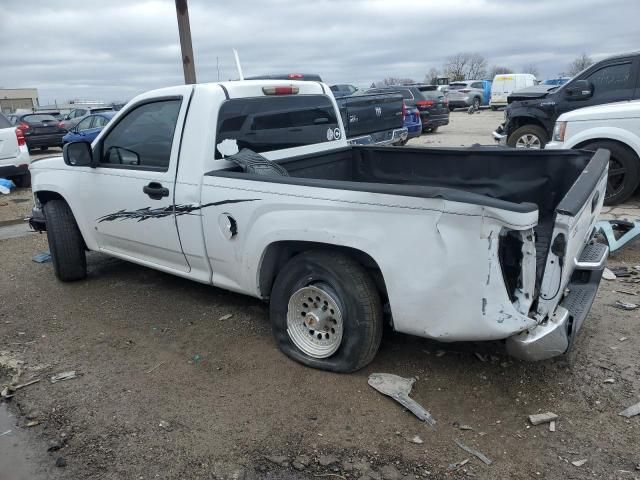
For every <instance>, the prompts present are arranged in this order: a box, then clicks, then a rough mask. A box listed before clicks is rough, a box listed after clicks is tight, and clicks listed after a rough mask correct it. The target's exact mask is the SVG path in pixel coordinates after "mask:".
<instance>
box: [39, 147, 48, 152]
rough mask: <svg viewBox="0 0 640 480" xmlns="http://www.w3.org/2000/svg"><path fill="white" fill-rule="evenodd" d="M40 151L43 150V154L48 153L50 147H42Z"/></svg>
mask: <svg viewBox="0 0 640 480" xmlns="http://www.w3.org/2000/svg"><path fill="white" fill-rule="evenodd" d="M40 150H42V151H43V152H46V151H47V150H49V147H40Z"/></svg>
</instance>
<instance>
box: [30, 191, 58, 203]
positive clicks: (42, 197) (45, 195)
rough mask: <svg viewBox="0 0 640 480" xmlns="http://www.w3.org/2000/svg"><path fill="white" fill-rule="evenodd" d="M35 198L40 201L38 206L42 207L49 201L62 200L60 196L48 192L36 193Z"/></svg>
mask: <svg viewBox="0 0 640 480" xmlns="http://www.w3.org/2000/svg"><path fill="white" fill-rule="evenodd" d="M36 197H38V200H39V201H40V204H42V205H44V204H45V203H47V202H48V201H49V200H64V198H63V197H62V195H60V194H59V193H57V192H50V191H48V190H43V191H41V192H36Z"/></svg>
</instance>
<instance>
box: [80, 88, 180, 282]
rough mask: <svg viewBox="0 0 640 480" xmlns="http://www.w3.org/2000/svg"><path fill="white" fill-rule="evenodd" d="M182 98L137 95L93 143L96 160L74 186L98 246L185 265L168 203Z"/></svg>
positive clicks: (145, 260) (146, 260) (152, 262)
mask: <svg viewBox="0 0 640 480" xmlns="http://www.w3.org/2000/svg"><path fill="white" fill-rule="evenodd" d="M179 88H181V87H176V89H179ZM185 98H187V99H188V95H176V96H171V97H163V98H154V99H149V100H147V101H141V102H139V103H138V104H136V105H134V106H132V107H130V108H128V109H127V111H126V112H125V113H124V114H123V115H121V116H119V117H117V118H116V119H114V120H115V122H111V123H112V124H110V125H109V127H107V128H108V131H107V132H105V134H104V135H102V136H101V137H99V138H98V140H97V142H96V143H94V145H93V158H94V162H96V164H97V165H96V167H95V169H92V171H91V174H90V175H86V179H83V182H82V185H79V186H78V187H77V188H78V189H80V190H81V192H82V196H83V197H84V198H83V201H82V207H81V208H82V210H83V215H84V216H85V222H86V223H85V224H86V225H92V228H93V230H94V235H95V238H96V241H97V243H98V245H99V247H100V250H101V251H104V252H107V253H109V254H112V255H114V256H118V257H122V258H125V259H127V260H132V261H135V262H137V263H142V264H146V265H149V266H154V267H156V268H160V269H163V270H171V271H177V272H188V271H189V265H188V263H187V260H186V258H185V256H184V254H183V253H182V248H181V245H180V238H179V237H178V231H177V227H176V220H175V216H174V205H173V199H174V197H173V193H174V186H175V177H176V169H177V164H178V150H179V145H180V135H181V130H182V129H181V128H180V127H179V126H180V125H182V123H183V121H184V117H185V115H186V109H187V104H188V101H185Z"/></svg>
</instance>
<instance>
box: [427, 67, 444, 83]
mask: <svg viewBox="0 0 640 480" xmlns="http://www.w3.org/2000/svg"><path fill="white" fill-rule="evenodd" d="M439 76H440V70H438V69H437V68H436V67H431V68H430V69H429V71H428V72H427V74H426V75H425V76H424V83H428V84H431V85H435V83H436V81H437V80H438V77H439Z"/></svg>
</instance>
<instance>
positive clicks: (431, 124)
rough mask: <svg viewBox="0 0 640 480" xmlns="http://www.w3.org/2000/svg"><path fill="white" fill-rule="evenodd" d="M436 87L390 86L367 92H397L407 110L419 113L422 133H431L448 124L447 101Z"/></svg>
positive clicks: (417, 85)
mask: <svg viewBox="0 0 640 480" xmlns="http://www.w3.org/2000/svg"><path fill="white" fill-rule="evenodd" d="M438 87H439V86H438V85H423V84H415V85H390V86H388V87H384V88H372V89H370V90H367V92H372V93H376V92H389V91H393V92H397V93H400V94H401V95H402V98H403V99H404V103H405V105H406V107H407V109H409V110H410V109H412V108H416V109H417V110H418V112H420V121H421V122H422V132H426V133H432V132H435V131H437V130H438V127H440V126H442V125H448V124H449V104H448V100H447V98H446V96H445V94H444V92H442V91H441V90H439V88H438Z"/></svg>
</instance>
